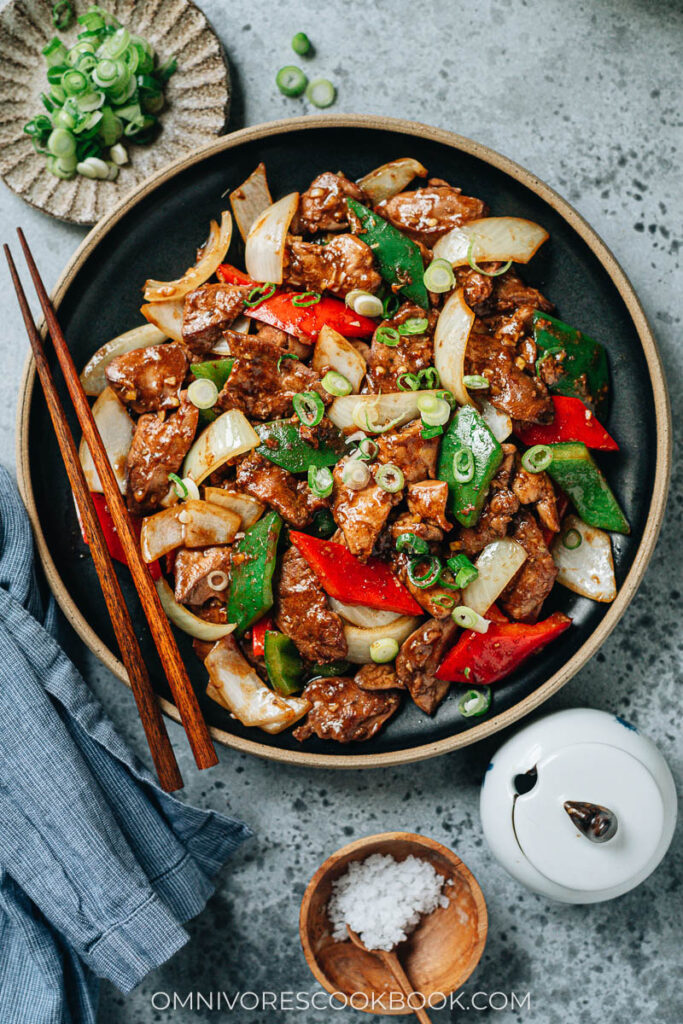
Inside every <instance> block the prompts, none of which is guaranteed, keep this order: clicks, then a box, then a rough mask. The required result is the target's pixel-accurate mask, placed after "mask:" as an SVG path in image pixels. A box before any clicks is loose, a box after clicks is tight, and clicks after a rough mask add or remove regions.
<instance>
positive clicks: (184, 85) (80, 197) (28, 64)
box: [0, 0, 230, 225]
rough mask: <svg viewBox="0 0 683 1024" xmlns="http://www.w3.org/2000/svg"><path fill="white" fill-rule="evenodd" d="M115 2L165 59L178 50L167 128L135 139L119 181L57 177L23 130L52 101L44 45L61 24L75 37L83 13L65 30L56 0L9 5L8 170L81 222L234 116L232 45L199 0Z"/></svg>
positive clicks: (0, 144) (36, 200)
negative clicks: (145, 140) (227, 48)
mask: <svg viewBox="0 0 683 1024" xmlns="http://www.w3.org/2000/svg"><path fill="white" fill-rule="evenodd" d="M72 6H73V8H74V11H75V14H76V16H78V15H80V14H83V13H84V12H85V11H86V10H87V9H88V7H89V6H90V3H89V0H72ZM106 6H107V10H108V11H109V12H110V13H111V14H113V15H114V16H115V17H116V18H118V19H119V21H120V22H121V23H122V24H124V25H126V26H127V27H129V28H130V29H131V31H134V32H137V33H139V34H140V35H143V36H144V37H145V38H146V39H149V41H150V42H151V43H152V45H153V46H154V47H155V49H156V50H157V52H158V53H159V54H160V56H161V59H162V60H163V59H166V58H168V57H173V56H175V57H176V59H177V61H178V68H177V70H176V72H175V74H173V75H171V78H170V79H169V82H168V85H167V88H166V90H165V96H166V108H165V110H164V111H163V112H162V114H161V131H160V133H159V136H158V138H157V139H156V140H155V142H154V143H153V144H152V145H149V146H129V147H128V149H129V156H130V163H128V164H126V166H125V167H123V168H122V170H121V172H120V174H119V176H118V178H117V179H116V181H93V180H90V179H88V178H84V177H81V176H80V175H78V176H77V177H76V178H74V179H73V180H72V181H62V180H60V179H59V178H56V177H55V176H54V175H52V174H50V173H49V171H48V170H47V168H46V166H45V158H44V157H43V156H40V155H39V154H38V153H36V152H35V151H34V149H33V146H32V144H31V140H30V138H29V137H28V135H25V134H24V131H23V129H24V125H25V124H26V122H27V121H28V120H30V119H31V118H32V117H35V115H36V114H39V113H40V112H41V111H42V110H43V108H42V104H41V102H40V93H41V92H43V91H44V90H45V82H46V79H45V70H46V67H45V59H44V57H43V55H42V53H41V50H42V48H43V47H44V46H45V44H46V43H47V42H48V40H49V39H51V38H52V37H53V36H54V35H55V34H58V35H59V36H60V38H62V39H64V41H65V43H66V45H67V46H70V45H73V42H74V41H75V39H76V34H77V32H78V30H79V28H80V26H78V25H76V24H75V23H74V25H72V27H71V28H70V29H68V31H66V32H59V33H57V30H56V29H55V27H54V25H53V24H52V3H50V2H49V0H12V2H11V3H9V4H7V6H6V7H5V8H4V9H3V10H2V12H1V13H0V110H1V111H3V112H4V113H3V116H2V117H0V177H2V179H3V181H4V182H5V184H6V185H8V186H9V187H10V188H11V189H12V191H13V192H16V193H17V195H18V196H21V198H22V199H25V200H26V202H28V203H30V204H31V206H35V207H37V209H39V210H43V211H44V212H45V213H49V214H51V215H52V216H53V217H59V218H60V219H61V220H67V221H71V222H72V223H74V224H88V225H90V224H94V223H95V222H96V221H98V220H99V219H100V218H101V217H104V216H106V215H107V214H108V213H111V211H112V210H113V209H114V207H116V206H117V205H118V204H119V203H120V201H121V200H122V199H123V197H124V196H126V195H128V194H129V193H130V192H132V191H133V189H136V188H138V186H140V185H141V183H142V182H144V181H145V180H146V179H147V178H149V176H150V175H151V174H155V173H156V172H157V171H159V169H160V168H162V167H165V166H166V165H167V164H169V163H170V162H171V161H172V160H176V159H177V158H178V157H179V156H180V155H181V154H183V153H187V152H188V151H189V150H193V149H196V148H197V146H201V145H203V144H204V143H206V142H208V141H209V140H210V139H212V138H213V136H215V135H218V134H219V133H220V132H222V131H223V129H224V127H225V122H226V118H227V116H228V106H229V101H230V74H229V71H228V66H227V62H226V59H225V54H224V53H223V48H222V46H221V44H220V41H219V39H218V37H217V36H216V34H215V32H214V31H213V29H212V28H211V25H210V24H209V23H208V21H207V20H206V18H205V17H204V15H203V14H202V12H201V11H200V10H199V8H197V7H195V5H194V4H193V3H192V0H170V2H167V0H111V2H109V3H107V5H106ZM43 112H44V111H43Z"/></svg>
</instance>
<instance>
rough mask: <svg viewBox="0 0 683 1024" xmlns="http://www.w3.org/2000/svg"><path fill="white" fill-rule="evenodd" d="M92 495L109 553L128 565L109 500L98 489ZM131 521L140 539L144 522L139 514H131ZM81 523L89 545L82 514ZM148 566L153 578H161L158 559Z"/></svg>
mask: <svg viewBox="0 0 683 1024" xmlns="http://www.w3.org/2000/svg"><path fill="white" fill-rule="evenodd" d="M90 497H91V498H92V501H93V505H94V506H95V512H96V513H97V518H98V519H99V521H100V526H101V527H102V533H103V534H104V539H105V541H106V542H107V548H108V550H109V554H110V555H111V557H112V558H113V559H115V561H117V562H121V563H122V564H123V565H128V559H127V558H126V553H125V551H124V550H123V545H122V544H121V540H120V538H119V535H118V533H117V530H116V527H115V526H114V520H113V518H112V514H111V512H110V511H109V506H108V505H107V500H106V498H105V496H104V495H103V494H100V493H99V492H98V491H91V492H90ZM130 522H131V525H132V527H133V530H134V531H135V533H136V535H137V538H138V540H139V539H140V531H141V530H142V523H141V521H140V519H138V517H137V516H131V517H130ZM79 524H80V527H81V535H82V537H83V542H84V543H85V544H88V545H89V544H90V541H89V540H88V538H87V537H86V535H85V529H84V527H83V523H81V521H80V516H79ZM147 568H148V569H149V571H150V575H151V577H152V579H153V580H158V579H160V577H161V566H160V565H159V560H158V559H157V560H156V561H154V562H150V563H149V565H148V566H147Z"/></svg>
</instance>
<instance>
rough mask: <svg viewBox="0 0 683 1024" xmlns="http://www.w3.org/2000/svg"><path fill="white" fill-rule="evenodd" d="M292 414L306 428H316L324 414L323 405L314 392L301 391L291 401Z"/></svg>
mask: <svg viewBox="0 0 683 1024" xmlns="http://www.w3.org/2000/svg"><path fill="white" fill-rule="evenodd" d="M292 405H293V406H294V412H295V413H296V414H297V416H298V417H299V419H300V420H301V422H302V423H303V424H304V426H306V427H316V426H317V425H318V423H320V421H321V419H322V418H323V416H324V414H325V405H324V403H323V400H322V398H321V397H320V395H319V394H318V393H317V392H315V391H302V392H300V394H298V395H294V398H293V399H292Z"/></svg>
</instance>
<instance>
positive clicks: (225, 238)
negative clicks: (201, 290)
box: [145, 210, 232, 302]
mask: <svg viewBox="0 0 683 1024" xmlns="http://www.w3.org/2000/svg"><path fill="white" fill-rule="evenodd" d="M231 238H232V216H231V214H230V213H229V211H228V210H224V211H223V213H222V214H221V224H220V227H219V226H218V224H217V223H216V221H215V220H212V221H211V226H210V228H209V238H208V241H207V243H206V245H205V246H204V251H203V253H202V256H201V259H199V260H198V261H197V263H195V264H194V266H193V267H190V268H189V269H188V270H186V271H185V273H184V274H183V276H182V277H179V278H178V279H177V280H175V281H153V280H149V281H146V282H145V299H146V300H147V302H166V301H167V300H168V299H182V298H183V296H185V295H187V294H188V292H191V291H194V289H195V288H198V287H199V286H200V285H201V284H204V282H205V281H208V280H209V278H210V277H211V275H212V274H215V272H216V268H217V267H218V266H219V264H221V263H222V262H223V260H224V259H225V256H226V253H227V251H228V249H229V248H230V239H231Z"/></svg>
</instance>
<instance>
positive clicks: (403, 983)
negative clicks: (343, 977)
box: [346, 924, 431, 1024]
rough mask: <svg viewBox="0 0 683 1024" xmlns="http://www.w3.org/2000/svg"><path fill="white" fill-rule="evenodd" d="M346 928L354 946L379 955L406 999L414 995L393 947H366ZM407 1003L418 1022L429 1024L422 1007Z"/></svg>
mask: <svg viewBox="0 0 683 1024" xmlns="http://www.w3.org/2000/svg"><path fill="white" fill-rule="evenodd" d="M346 930H347V932H348V933H349V938H350V939H351V942H352V943H353V944H354V946H358V948H359V949H362V950H364V951H365V952H366V953H371V954H372V956H376V957H379V959H380V960H381V961H382V963H383V964H384V966H385V967H386V969H387V970H388V971H390V972H391V974H392V975H393V977H394V979H395V980H396V982H397V983H398V987H399V988H400V989H401V992H403V995H404V996H405V997H406V999H409V998H410V996H411V995H414V993H415V988H414V986H413V985H412V983H411V981H410V978H409V977H408V975H407V974H406V972H405V971H404V970H403V967H402V966H401V961H400V960H399V958H398V957H397V956H396V954H395V953H394V951H393V949H389V950H387V949H368V947H367V946H366V945H365V943H364V942H362V941H361V938H360V936H359V935H358V934H357V932H354V930H353V928H351V926H350V925H348V924H347V926H346ZM407 1005H408V1006H409V1008H410V1009H411V1010H412V1012H413V1013H414V1014H415V1016H416V1017H417V1019H418V1020H419V1021H420V1024H431V1020H430V1019H429V1014H428V1013H427V1011H426V1010H425V1009H424V1007H412V1006H410V1003H408V1004H407Z"/></svg>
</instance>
